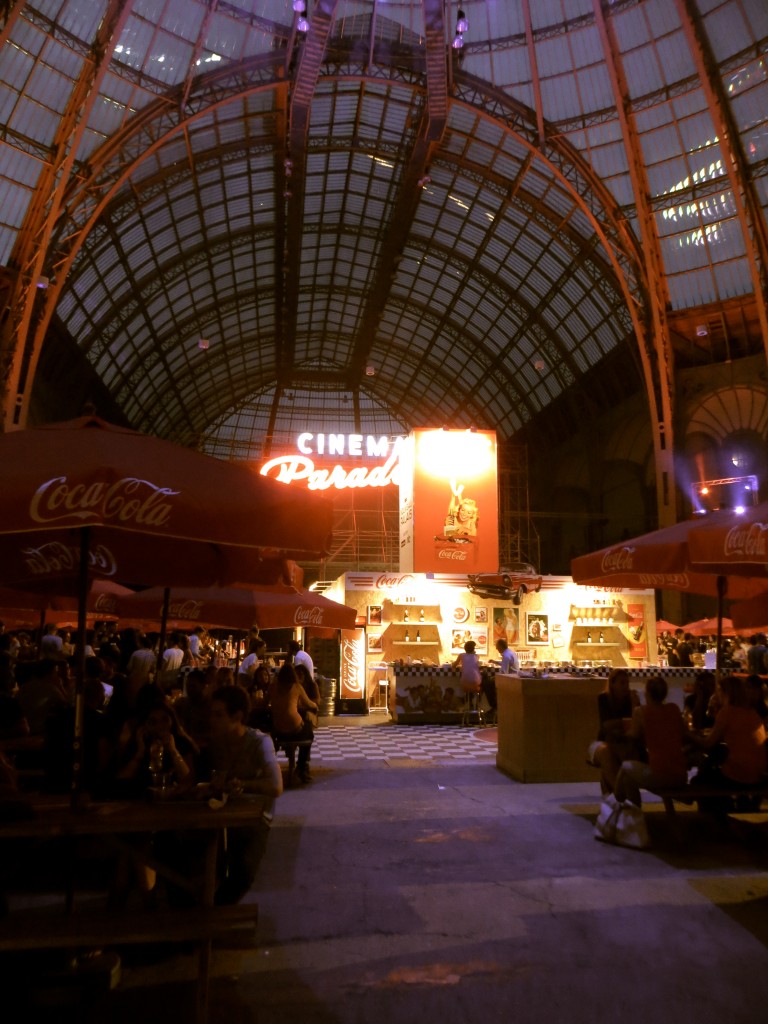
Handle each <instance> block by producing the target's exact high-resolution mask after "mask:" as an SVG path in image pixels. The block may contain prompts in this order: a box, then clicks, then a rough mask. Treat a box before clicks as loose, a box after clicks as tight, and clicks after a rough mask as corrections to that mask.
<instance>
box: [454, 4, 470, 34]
mask: <svg viewBox="0 0 768 1024" xmlns="http://www.w3.org/2000/svg"><path fill="white" fill-rule="evenodd" d="M457 17H458V21H457V22H456V31H457V32H458V33H460V34H461V35H463V34H464V33H465V32H466V31H467V29H468V28H469V24H468V22H467V16H466V14H465V13H464V11H462V10H461V8H459V11H458V14H457Z"/></svg>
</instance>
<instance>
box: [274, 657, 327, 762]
mask: <svg viewBox="0 0 768 1024" xmlns="http://www.w3.org/2000/svg"><path fill="white" fill-rule="evenodd" d="M270 695H271V703H272V735H273V736H274V737H275V739H277V740H283V741H284V740H288V741H290V740H293V741H298V740H312V739H314V736H315V731H314V729H313V728H312V723H311V722H308V721H305V720H304V719H303V718H302V714H301V713H302V711H307V710H309V711H314V712H315V714H317V704H315V702H314V701H313V700H310V699H309V697H307V695H306V693H305V692H304V689H303V687H302V685H301V683H300V682H299V680H298V678H297V676H296V670H295V668H294V667H293V665H290V664H288V662H286V663H285V664H284V665H281V667H280V669H279V671H278V673H277V675H276V676H275V681H274V683H273V684H272V689H271V691H270ZM310 750H311V746H309V745H307V746H305V747H299V756H298V764H297V769H298V775H299V778H300V779H301V781H302V782H309V781H311V776H310V774H309V753H310Z"/></svg>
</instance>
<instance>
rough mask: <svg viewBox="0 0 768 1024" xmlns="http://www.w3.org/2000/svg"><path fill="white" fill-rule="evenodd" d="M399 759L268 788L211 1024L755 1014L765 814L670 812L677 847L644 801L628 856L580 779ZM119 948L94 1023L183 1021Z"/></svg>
mask: <svg viewBox="0 0 768 1024" xmlns="http://www.w3.org/2000/svg"><path fill="white" fill-rule="evenodd" d="M400 728H404V727H400ZM465 732H466V731H465ZM382 735H384V734H382ZM488 738H490V736H489V737H487V738H486V740H484V739H483V738H482V737H481V736H478V738H477V742H478V743H483V742H486V741H487V739H488ZM414 739H415V736H414ZM404 761H407V759H403V758H398V759H394V760H393V761H392V763H391V764H390V763H388V762H387V761H386V760H383V761H365V762H363V761H353V760H350V761H348V762H344V763H342V764H341V765H336V766H334V767H324V766H323V764H322V761H321V762H320V763H318V764H316V766H315V781H314V782H313V783H312V784H311V785H310V786H306V787H302V788H297V789H293V790H289V791H287V792H286V793H285V794H284V796H283V797H282V798H281V799H280V801H279V804H278V812H279V813H278V815H277V816H276V819H275V824H274V827H273V832H272V835H271V838H270V845H269V849H268V852H267V856H266V858H265V861H264V863H263V865H262V870H261V873H260V877H259V879H258V882H257V886H256V889H255V890H254V893H253V895H252V898H253V899H255V900H257V901H258V903H259V907H260V920H259V925H258V931H257V942H256V945H255V946H251V947H249V948H229V949H221V948H220V949H218V950H217V952H216V957H215V965H214V982H213V989H212V1009H211V1020H212V1021H214V1022H219V1021H221V1022H226V1024H379V1022H381V1024H384V1022H387V1024H389V1022H397V1024H422V1022H432V1021H439V1022H440V1024H474V1022H477V1024H481V1022H483V1024H484V1022H495V1021H499V1022H502V1021H503V1022H513V1024H529V1022H530V1024H533V1022H536V1024H538V1022H550V1021H568V1022H573V1024H581V1022H583V1024H595V1022H596V1021H602V1022H607V1024H611V1022H614V1021H617V1022H618V1021H620V1022H621V1024H634V1022H637V1024H648V1022H653V1024H666V1022H670V1024H671V1022H677V1021H680V1022H682V1021H686V1022H687V1021H695V1022H697V1024H725V1022H727V1024H741V1022H744V1024H747V1022H749V1024H755V1022H758V1021H765V1020H768V997H767V996H766V987H765V982H764V979H765V977H766V975H768V949H767V948H766V947H767V946H768V913H766V911H767V910H768V875H766V873H765V868H766V859H767V858H766V854H767V852H768V841H767V840H768V836H767V835H766V830H765V825H764V824H762V823H764V822H765V821H766V817H765V815H763V816H762V817H753V819H752V820H751V821H745V820H744V819H741V820H740V821H739V823H738V828H739V830H740V834H738V835H736V834H733V832H732V831H730V830H721V829H718V828H717V827H716V826H715V824H714V823H712V822H709V821H707V820H706V819H703V818H700V817H699V816H698V815H695V814H693V813H686V812H684V814H685V817H684V822H683V823H684V825H685V839H686V842H685V845H684V846H683V847H682V848H679V847H676V846H675V845H674V843H673V842H672V840H671V838H670V837H669V836H668V834H667V829H666V827H665V826H666V823H665V821H664V818H663V814H661V813H659V807H658V805H657V806H655V807H651V808H649V819H650V820H649V827H650V831H651V836H652V839H653V840H654V846H653V848H652V849H651V850H650V851H647V852H635V851H630V850H624V849H619V848H616V847H610V846H605V845H603V844H601V843H599V842H596V841H595V840H594V839H593V837H592V818H593V817H594V815H595V813H596V811H597V806H598V793H597V786H596V785H594V784H591V783H578V784H570V785H562V784H557V785H554V784H553V785H548V784H539V785H522V784H519V783H515V782H513V781H512V780H510V779H509V778H507V777H506V776H504V775H503V774H501V773H500V772H499V771H498V770H497V769H496V768H495V767H494V766H493V765H492V764H488V763H480V764H477V763H467V764H456V763H451V764H443V763H439V762H438V761H431V762H426V763H425V762H421V763H418V762H416V761H414V762H411V763H404ZM131 956H132V959H131V957H128V958H126V959H125V961H124V963H123V977H122V983H121V986H120V988H119V989H118V990H117V991H115V992H114V993H113V994H112V995H111V996H110V997H109V1000H108V1005H102V1006H101V1008H100V1014H99V1016H100V1019H101V1020H111V1021H113V1022H115V1024H122V1022H128V1021H131V1022H135V1021H141V1024H155V1021H158V1022H159V1021H163V1022H168V1021H169V1020H170V1019H172V1018H175V1019H183V1020H185V1021H186V1020H188V1019H189V1014H188V1011H189V1009H190V1008H191V986H190V985H189V979H190V978H192V977H193V976H194V967H195V960H194V957H192V956H190V955H189V954H177V955H173V956H168V955H164V956H163V958H162V959H154V960H149V961H146V960H145V961H142V959H141V957H138V958H137V954H135V953H134V954H132V955H131ZM81 1009H82V1008H81ZM85 1016H86V1017H87V1016H88V1014H87V1013H86V1014H85ZM19 1019H22V1018H19ZM23 1019H25V1020H28V1019H29V1018H28V1017H25V1018H23ZM50 1019H51V1020H54V1019H55V1020H57V1021H60V1020H62V1017H61V1016H60V1015H56V1016H51V1017H50ZM79 1019H80V1020H83V1019H84V1018H83V1014H82V1013H81V1014H80V1018H79Z"/></svg>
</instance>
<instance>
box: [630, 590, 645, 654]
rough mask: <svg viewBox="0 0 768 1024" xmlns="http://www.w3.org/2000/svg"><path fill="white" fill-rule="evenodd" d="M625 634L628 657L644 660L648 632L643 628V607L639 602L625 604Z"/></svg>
mask: <svg viewBox="0 0 768 1024" xmlns="http://www.w3.org/2000/svg"><path fill="white" fill-rule="evenodd" d="M627 615H628V616H629V618H628V620H627V636H628V637H629V657H630V658H631V659H632V660H633V661H644V660H645V659H646V658H647V657H648V632H647V630H646V628H645V609H644V608H643V606H642V605H641V604H628V605H627Z"/></svg>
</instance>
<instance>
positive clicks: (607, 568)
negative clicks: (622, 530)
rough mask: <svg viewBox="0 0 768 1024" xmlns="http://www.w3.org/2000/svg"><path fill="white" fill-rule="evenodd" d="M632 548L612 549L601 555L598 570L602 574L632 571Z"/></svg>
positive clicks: (633, 550) (633, 551)
mask: <svg viewBox="0 0 768 1024" xmlns="http://www.w3.org/2000/svg"><path fill="white" fill-rule="evenodd" d="M634 553H635V549H634V548H612V549H611V550H610V551H606V553H605V554H604V555H603V560H602V562H601V563H600V568H601V569H602V571H603V572H623V571H625V570H631V569H632V556H633V555H634Z"/></svg>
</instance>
